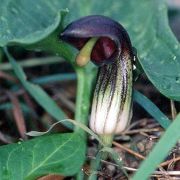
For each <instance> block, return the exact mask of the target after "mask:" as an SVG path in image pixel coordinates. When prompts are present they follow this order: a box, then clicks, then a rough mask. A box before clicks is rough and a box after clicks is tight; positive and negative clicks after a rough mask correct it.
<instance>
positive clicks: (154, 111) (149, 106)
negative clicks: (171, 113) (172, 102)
mask: <svg viewBox="0 0 180 180" xmlns="http://www.w3.org/2000/svg"><path fill="white" fill-rule="evenodd" d="M133 99H134V101H136V102H137V103H138V104H139V105H140V106H142V107H143V108H144V109H145V110H146V111H147V112H148V113H149V114H150V115H151V116H152V117H153V118H154V119H155V120H156V121H158V123H159V124H160V125H161V126H162V127H163V128H165V129H167V128H168V126H169V125H170V124H171V121H170V120H169V119H168V117H167V116H165V115H164V114H163V113H162V112H161V111H160V110H159V108H158V107H157V106H156V105H155V104H154V103H153V102H151V101H150V100H149V99H148V98H147V97H145V96H144V95H143V94H141V93H140V92H138V91H136V90H134V92H133Z"/></svg>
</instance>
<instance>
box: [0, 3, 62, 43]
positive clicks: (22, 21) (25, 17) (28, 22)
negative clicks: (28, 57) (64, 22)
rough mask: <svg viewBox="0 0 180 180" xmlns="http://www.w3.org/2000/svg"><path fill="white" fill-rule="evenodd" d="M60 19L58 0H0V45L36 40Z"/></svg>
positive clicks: (48, 32) (50, 30)
mask: <svg viewBox="0 0 180 180" xmlns="http://www.w3.org/2000/svg"><path fill="white" fill-rule="evenodd" d="M60 21H61V16H60V3H58V1H43V0H31V1H28V0H15V1H14V0H2V1H1V6H0V22H1V28H0V34H1V38H0V46H5V45H6V44H9V43H14V42H16V43H22V44H30V43H34V42H37V41H39V40H41V39H44V38H45V37H47V36H48V35H49V34H50V33H51V32H53V31H54V30H55V29H56V28H57V26H58V25H59V23H60Z"/></svg>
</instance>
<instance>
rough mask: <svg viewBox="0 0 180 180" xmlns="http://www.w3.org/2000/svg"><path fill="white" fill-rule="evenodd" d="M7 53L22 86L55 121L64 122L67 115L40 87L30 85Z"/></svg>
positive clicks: (19, 67) (68, 125)
mask: <svg viewBox="0 0 180 180" xmlns="http://www.w3.org/2000/svg"><path fill="white" fill-rule="evenodd" d="M5 53H6V55H7V57H8V59H9V61H10V63H11V65H12V67H13V68H14V71H15V73H16V75H17V77H18V78H19V80H20V81H21V83H22V85H23V86H24V87H25V88H26V89H27V91H28V92H29V93H30V94H31V96H32V97H33V98H34V99H35V100H36V101H37V102H38V103H39V104H40V105H41V106H42V107H43V108H44V109H45V110H46V111H47V112H48V113H49V114H50V115H51V116H52V117H54V118H55V119H57V120H62V119H64V118H66V115H65V113H64V112H63V111H61V110H60V108H59V107H58V106H57V104H56V103H55V102H54V101H53V100H52V99H51V98H50V97H49V96H48V94H47V93H46V92H45V91H44V90H43V89H42V88H41V87H40V86H38V85H35V84H33V83H30V82H28V81H27V80H26V75H25V74H24V72H23V70H22V68H21V66H19V65H18V64H17V63H16V61H15V60H14V59H13V57H12V56H11V55H10V54H9V53H8V51H7V50H6V49H5ZM64 124H65V125H66V126H67V127H69V128H72V126H70V124H67V123H65V122H64Z"/></svg>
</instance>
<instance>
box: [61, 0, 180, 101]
mask: <svg viewBox="0 0 180 180" xmlns="http://www.w3.org/2000/svg"><path fill="white" fill-rule="evenodd" d="M61 4H62V7H63V8H65V7H67V8H69V10H70V13H69V16H70V19H73V20H74V19H77V18H78V17H80V16H85V15H92V14H102V15H106V16H109V17H112V18H114V19H115V20H117V21H119V22H120V23H121V24H122V25H123V26H124V27H125V28H127V30H128V33H129V34H130V38H131V40H132V44H133V46H134V47H135V48H136V49H137V52H138V56H139V59H140V63H141V65H142V67H143V69H144V71H145V73H146V75H147V76H148V78H149V79H150V81H151V82H152V83H153V84H154V85H155V86H156V88H157V89H158V90H159V91H160V92H161V93H162V94H164V95H165V96H167V97H168V98H171V99H174V100H178V101H180V93H179V92H180V61H179V59H180V45H179V43H178V41H177V40H176V38H175V37H174V35H173V33H172V32H171V30H170V28H169V25H168V17H167V7H166V1H165V0H158V1H157V0H151V1H147V0H134V1H133V0H131V1H128V3H127V2H126V1H111V0H106V1H98V2H97V1H96V0H91V1H88V2H87V1H85V0H81V1H78V2H76V1H73V0H72V1H69V3H68V4H66V0H62V1H61ZM78 9H79V10H78Z"/></svg>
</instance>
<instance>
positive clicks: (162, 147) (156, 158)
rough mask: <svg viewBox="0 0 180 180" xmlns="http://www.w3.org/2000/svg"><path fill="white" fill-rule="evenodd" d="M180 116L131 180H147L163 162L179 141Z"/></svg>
mask: <svg viewBox="0 0 180 180" xmlns="http://www.w3.org/2000/svg"><path fill="white" fill-rule="evenodd" d="M179 129H180V114H179V115H178V116H177V117H176V119H175V120H174V121H173V123H172V124H171V125H170V126H169V128H168V129H167V131H166V132H165V133H164V135H163V136H162V137H161V139H160V141H159V142H158V143H157V144H156V145H155V147H154V148H153V150H152V152H151V153H150V154H149V156H148V157H147V159H146V160H145V161H144V162H143V163H142V165H141V166H140V169H139V170H138V171H137V173H136V174H135V176H134V177H133V179H132V180H139V179H148V176H149V175H150V174H151V173H153V171H154V170H155V168H156V167H157V166H158V165H159V164H160V163H161V162H162V161H163V160H164V158H165V157H166V156H167V155H168V153H169V151H170V150H171V149H172V148H173V146H174V145H175V144H176V142H177V141H178V140H179V139H180V133H179Z"/></svg>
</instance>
